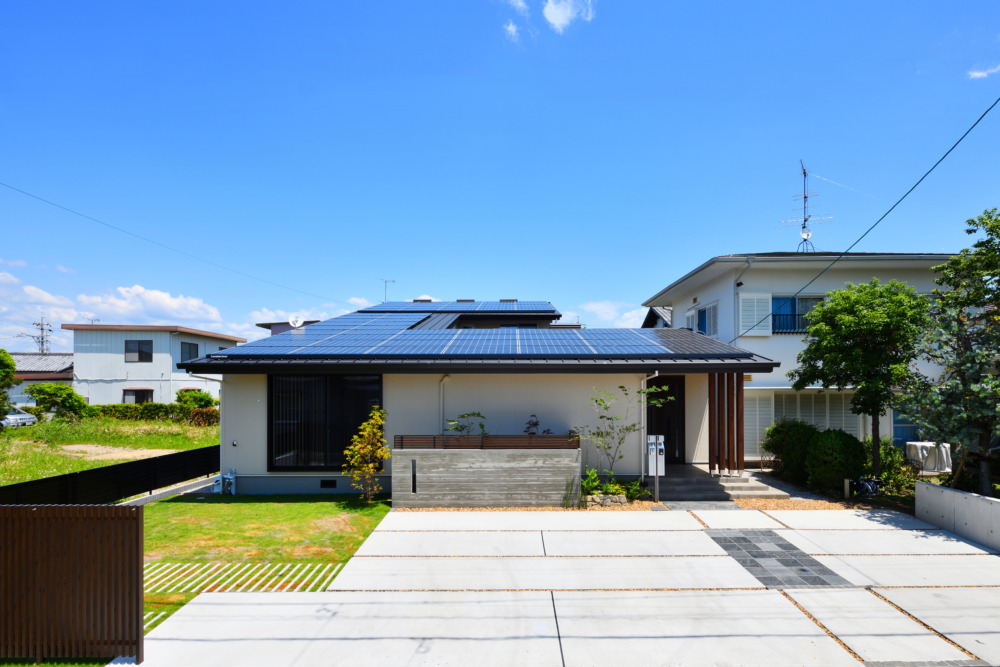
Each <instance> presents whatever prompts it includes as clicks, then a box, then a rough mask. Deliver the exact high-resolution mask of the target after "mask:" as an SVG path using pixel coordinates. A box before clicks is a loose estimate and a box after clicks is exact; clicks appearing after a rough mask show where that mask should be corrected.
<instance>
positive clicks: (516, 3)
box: [507, 0, 528, 15]
mask: <svg viewBox="0 0 1000 667" xmlns="http://www.w3.org/2000/svg"><path fill="white" fill-rule="evenodd" d="M507 4H508V5H510V6H511V7H513V8H514V9H516V10H517V11H518V12H520V13H521V14H524V15H527V14H528V3H526V2H525V1H524V0H507Z"/></svg>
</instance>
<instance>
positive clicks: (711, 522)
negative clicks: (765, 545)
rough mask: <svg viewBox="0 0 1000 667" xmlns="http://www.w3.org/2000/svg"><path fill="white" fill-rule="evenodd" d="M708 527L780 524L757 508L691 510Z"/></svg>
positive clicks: (766, 526)
mask: <svg viewBox="0 0 1000 667" xmlns="http://www.w3.org/2000/svg"><path fill="white" fill-rule="evenodd" d="M691 513H692V514H694V515H695V516H696V517H698V518H699V519H701V520H702V521H704V522H705V524H706V525H707V526H708V527H709V528H781V527H782V526H781V524H780V523H778V522H777V521H775V520H774V519H772V518H771V517H769V516H767V515H766V514H764V513H763V512H761V511H759V510H740V511H738V512H734V511H732V510H692V511H691Z"/></svg>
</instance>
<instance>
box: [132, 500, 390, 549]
mask: <svg viewBox="0 0 1000 667" xmlns="http://www.w3.org/2000/svg"><path fill="white" fill-rule="evenodd" d="M388 512H389V504H388V503H387V502H386V501H375V502H373V503H372V504H371V505H366V504H365V503H364V501H361V500H359V499H357V498H355V497H353V496H352V497H346V498H345V497H341V496H331V495H295V496H220V495H204V496H194V495H183V496H174V497H173V498H169V499H167V500H162V501H160V502H156V503H152V504H150V505H147V506H146V508H145V528H144V530H145V540H146V548H145V552H146V561H147V562H150V561H158V560H169V561H175V560H176V561H190V560H211V561H223V562H226V561H242V560H253V561H296V562H343V561H345V560H347V559H348V558H350V557H351V555H353V554H354V552H355V551H356V550H357V548H358V547H359V546H360V545H361V543H362V542H364V541H365V538H366V537H368V534H369V533H370V532H371V531H372V529H374V528H375V526H376V525H378V523H379V521H381V520H382V517H384V516H385V515H386V514H387V513H388Z"/></svg>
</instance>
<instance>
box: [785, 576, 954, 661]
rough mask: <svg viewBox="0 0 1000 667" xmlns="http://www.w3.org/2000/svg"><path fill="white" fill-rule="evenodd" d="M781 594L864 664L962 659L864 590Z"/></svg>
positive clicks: (944, 642)
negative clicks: (812, 618) (792, 600)
mask: <svg viewBox="0 0 1000 667" xmlns="http://www.w3.org/2000/svg"><path fill="white" fill-rule="evenodd" d="M785 592H786V593H787V594H788V595H790V596H791V597H792V599H794V600H795V601H796V602H798V603H799V604H800V605H802V606H803V607H804V608H805V610H806V611H808V612H809V613H810V614H812V615H813V617H815V618H816V620H818V621H819V622H820V623H822V624H823V625H825V626H826V627H827V628H828V629H829V630H830V632H832V633H833V634H835V635H836V636H837V637H838V638H839V639H840V640H841V641H842V642H844V643H845V644H847V645H848V646H850V647H851V649H852V650H853V651H854V652H855V653H857V654H858V655H859V656H861V658H862V659H864V660H870V661H875V662H891V661H900V662H906V661H910V662H937V661H945V660H967V659H968V656H967V655H966V654H965V653H963V652H962V651H959V650H958V649H957V648H955V647H954V646H952V645H951V644H949V643H948V642H946V641H945V640H943V639H941V638H940V637H939V636H937V635H936V634H934V633H933V632H931V631H930V630H928V629H927V628H925V627H924V626H922V625H920V624H919V623H917V622H916V621H914V620H913V619H912V618H910V617H908V616H906V615H905V614H903V613H901V612H900V611H899V610H898V609H896V608H894V607H893V606H892V605H889V604H887V603H886V602H885V601H884V600H880V599H879V598H877V597H876V596H874V595H872V594H871V593H870V592H868V591H867V590H863V589H857V588H854V589H849V588H839V589H829V588H827V589H819V588H813V589H808V590H796V589H786V590H785Z"/></svg>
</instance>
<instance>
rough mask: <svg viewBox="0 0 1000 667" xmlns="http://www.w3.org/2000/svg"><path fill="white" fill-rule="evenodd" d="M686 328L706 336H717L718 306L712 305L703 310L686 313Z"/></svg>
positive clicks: (716, 304)
mask: <svg viewBox="0 0 1000 667" xmlns="http://www.w3.org/2000/svg"><path fill="white" fill-rule="evenodd" d="M687 328H688V329H691V330H692V331H697V332H699V333H703V334H705V335H706V336H713V337H715V338H718V336H719V304H718V303H713V304H711V305H709V306H705V307H704V308H698V309H694V310H689V311H688V312H687Z"/></svg>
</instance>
